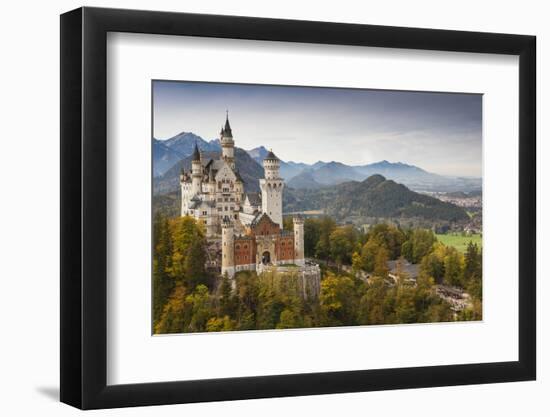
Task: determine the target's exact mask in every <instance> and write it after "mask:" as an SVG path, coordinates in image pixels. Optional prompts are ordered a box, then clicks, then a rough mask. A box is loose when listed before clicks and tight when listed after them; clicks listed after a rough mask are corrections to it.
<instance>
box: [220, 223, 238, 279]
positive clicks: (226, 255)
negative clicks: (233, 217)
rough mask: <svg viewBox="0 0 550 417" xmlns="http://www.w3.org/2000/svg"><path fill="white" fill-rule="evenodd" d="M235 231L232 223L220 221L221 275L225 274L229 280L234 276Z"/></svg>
mask: <svg viewBox="0 0 550 417" xmlns="http://www.w3.org/2000/svg"><path fill="white" fill-rule="evenodd" d="M234 242H235V231H234V228H233V223H232V222H230V221H229V219H227V218H224V220H223V221H222V275H223V274H225V273H226V272H227V275H228V276H229V278H233V276H234V275H235V247H234Z"/></svg>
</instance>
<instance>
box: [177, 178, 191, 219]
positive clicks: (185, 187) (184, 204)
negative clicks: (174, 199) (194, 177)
mask: <svg viewBox="0 0 550 417" xmlns="http://www.w3.org/2000/svg"><path fill="white" fill-rule="evenodd" d="M180 187H181V215H182V216H186V215H187V214H189V213H188V206H189V200H191V197H192V195H191V180H190V178H189V175H188V173H187V172H185V170H184V169H183V168H182V169H181V173H180Z"/></svg>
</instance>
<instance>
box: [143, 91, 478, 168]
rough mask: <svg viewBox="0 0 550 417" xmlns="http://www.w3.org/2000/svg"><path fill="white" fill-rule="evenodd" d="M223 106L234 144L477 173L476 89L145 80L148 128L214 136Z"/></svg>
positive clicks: (165, 135) (295, 155) (289, 155)
mask: <svg viewBox="0 0 550 417" xmlns="http://www.w3.org/2000/svg"><path fill="white" fill-rule="evenodd" d="M226 111H228V113H229V121H230V123H231V128H232V130H233V139H234V141H235V146H237V147H240V148H243V149H246V150H249V149H253V148H255V147H258V146H261V145H263V146H265V147H266V148H267V149H272V150H273V152H274V153H275V154H276V155H277V156H278V157H279V158H280V159H282V160H284V161H295V162H306V163H314V162H317V161H326V162H329V161H337V162H342V163H345V164H348V165H365V164H369V163H373V162H378V161H381V160H388V161H390V162H403V163H407V164H411V165H416V166H419V167H421V168H423V169H425V170H427V171H430V172H434V173H437V174H442V175H454V176H475V177H481V171H482V166H481V160H482V145H481V144H482V95H480V94H457V93H437V92H436V93H434V92H412V91H390V90H367V89H349V88H345V89H344V88H319V87H294V86H271V85H257V84H256V85H253V84H223V83H203V82H181V81H153V135H154V137H155V138H156V139H160V140H164V139H169V138H170V137H173V136H175V135H177V134H178V133H181V132H183V131H185V132H193V133H195V134H196V135H199V136H201V137H202V138H203V139H205V140H212V139H215V138H218V137H219V132H220V129H221V126H222V125H223V124H224V123H225V117H226Z"/></svg>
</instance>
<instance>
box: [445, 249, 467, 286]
mask: <svg viewBox="0 0 550 417" xmlns="http://www.w3.org/2000/svg"><path fill="white" fill-rule="evenodd" d="M444 265H445V274H444V275H443V282H444V283H445V284H447V285H453V286H458V287H464V283H463V272H462V271H463V260H462V254H461V253H460V252H458V251H457V250H456V249H455V248H452V247H447V255H446V256H445V259H444Z"/></svg>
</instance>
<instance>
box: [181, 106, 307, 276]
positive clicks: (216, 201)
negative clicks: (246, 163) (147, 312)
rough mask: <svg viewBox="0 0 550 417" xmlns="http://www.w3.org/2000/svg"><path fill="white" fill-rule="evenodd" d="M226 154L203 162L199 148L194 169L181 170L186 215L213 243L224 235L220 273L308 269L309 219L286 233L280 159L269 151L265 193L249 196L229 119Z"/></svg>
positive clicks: (265, 163) (222, 137)
mask: <svg viewBox="0 0 550 417" xmlns="http://www.w3.org/2000/svg"><path fill="white" fill-rule="evenodd" d="M220 144H221V147H222V154H221V156H220V158H219V159H209V160H204V159H203V158H202V156H201V153H200V152H199V149H198V147H197V145H196V144H195V149H194V152H193V156H192V162H191V171H190V172H186V171H185V170H182V172H181V175H180V185H181V215H182V216H191V217H194V218H195V219H196V220H197V221H198V222H200V223H201V224H203V225H204V227H205V229H206V236H207V238H208V239H209V240H211V241H213V240H217V239H220V236H221V262H220V266H221V273H222V274H225V273H227V275H228V276H229V277H230V278H232V277H233V276H234V275H235V273H236V272H238V271H244V270H248V271H258V272H261V271H263V270H264V269H265V268H269V267H272V266H274V265H277V266H279V267H282V268H285V266H291V267H293V268H295V267H299V268H300V270H301V272H302V273H303V274H304V273H305V271H306V270H307V269H310V268H308V266H306V263H305V259H304V221H303V219H302V218H300V217H295V218H294V219H293V231H286V230H283V190H284V186H285V184H284V181H283V179H282V178H281V176H280V174H279V167H280V160H279V158H277V157H276V156H275V154H274V153H273V152H272V151H270V152H269V153H268V154H267V155H266V157H265V158H264V160H263V167H264V178H262V179H260V180H259V186H260V190H261V194H258V193H245V192H244V183H243V179H242V178H241V176H240V175H239V171H238V170H237V169H236V167H235V142H234V141H233V133H232V131H231V126H230V124H229V117H228V116H227V117H226V120H225V126H223V127H222V129H221V132H220Z"/></svg>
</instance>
